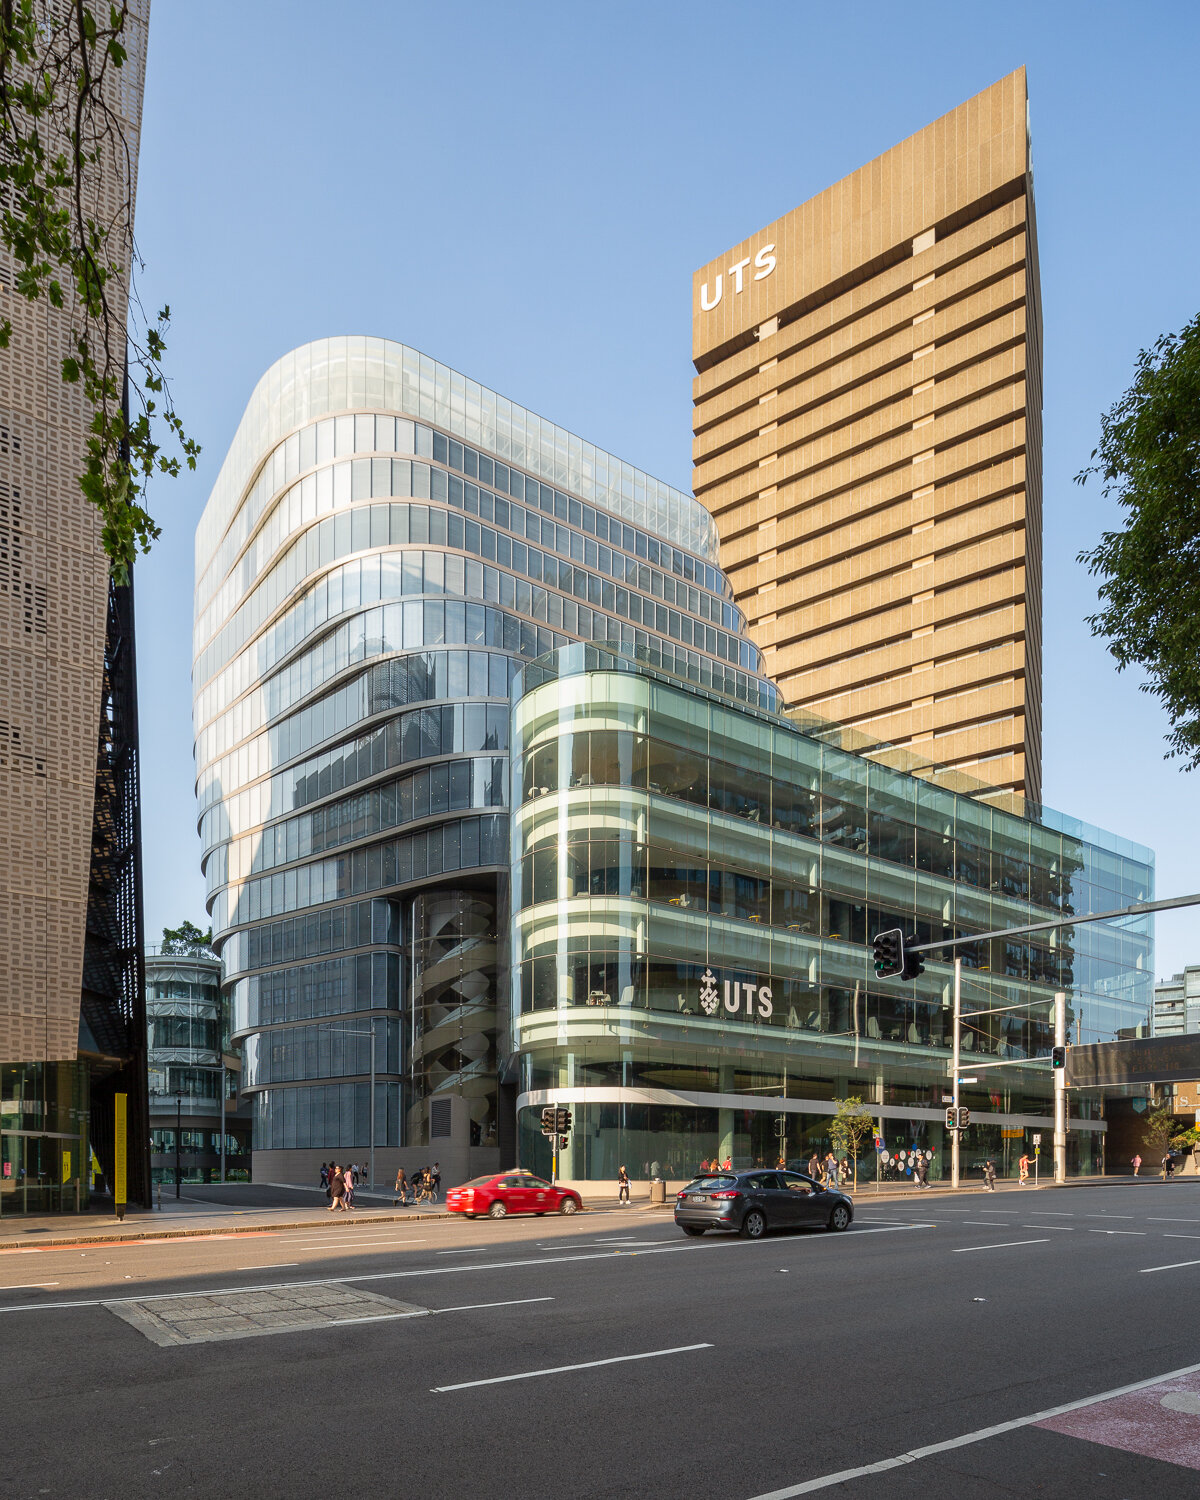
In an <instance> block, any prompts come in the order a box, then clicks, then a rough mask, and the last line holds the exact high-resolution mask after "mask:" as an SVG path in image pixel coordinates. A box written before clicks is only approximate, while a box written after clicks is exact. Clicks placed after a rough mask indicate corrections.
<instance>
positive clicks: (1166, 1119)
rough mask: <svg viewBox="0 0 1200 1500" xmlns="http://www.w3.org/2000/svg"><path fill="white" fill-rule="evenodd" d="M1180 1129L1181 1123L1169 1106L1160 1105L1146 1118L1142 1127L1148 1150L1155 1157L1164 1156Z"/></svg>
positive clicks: (1143, 1138)
mask: <svg viewBox="0 0 1200 1500" xmlns="http://www.w3.org/2000/svg"><path fill="white" fill-rule="evenodd" d="M1178 1129H1179V1121H1178V1120H1177V1119H1176V1117H1175V1116H1174V1115H1173V1114H1172V1113H1171V1108H1170V1106H1169V1105H1167V1104H1160V1105H1159V1106H1158V1108H1157V1109H1152V1110H1151V1111H1150V1113H1149V1114H1148V1115H1147V1116H1146V1119H1145V1121H1144V1123H1143V1125H1142V1140H1143V1141H1144V1142H1145V1144H1146V1150H1147V1151H1149V1152H1151V1153H1152V1154H1153V1155H1154V1156H1160V1157H1161V1156H1162V1155H1163V1153H1164V1152H1165V1151H1166V1149H1167V1147H1168V1146H1169V1145H1170V1144H1171V1137H1172V1136H1173V1135H1174V1134H1175V1132H1176V1131H1177V1130H1178Z"/></svg>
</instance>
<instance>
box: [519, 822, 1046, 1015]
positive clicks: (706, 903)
mask: <svg viewBox="0 0 1200 1500" xmlns="http://www.w3.org/2000/svg"><path fill="white" fill-rule="evenodd" d="M577 896H591V897H598V896H622V897H628V898H630V899H632V900H644V901H657V902H662V903H665V904H667V905H670V906H674V907H676V908H677V909H679V910H680V911H686V912H689V913H694V914H696V915H697V916H699V915H709V916H719V917H731V918H734V919H736V920H739V921H744V922H756V923H761V924H764V925H766V926H770V927H783V928H786V929H788V930H790V931H792V932H797V933H807V934H811V935H812V936H814V937H827V938H830V939H839V940H841V941H842V942H850V943H858V944H868V943H869V942H870V941H871V939H872V937H873V936H874V934H875V933H876V932H884V931H887V930H888V929H889V928H892V927H904V928H906V930H908V931H910V932H915V934H916V935H917V937H918V939H919V940H920V941H921V942H934V941H936V940H937V939H939V938H945V939H949V938H951V937H954V936H957V935H958V934H959V932H960V931H962V932H969V931H978V928H975V927H973V926H966V925H963V926H962V927H960V926H959V925H957V924H955V923H954V922H953V921H951V920H946V921H939V922H936V923H934V922H931V921H929V920H928V918H926V917H922V916H920V915H918V914H917V913H916V912H915V911H913V910H912V909H906V910H898V909H896V908H895V907H891V908H879V907H875V906H868V905H867V904H866V903H856V902H852V901H846V900H842V899H840V898H838V897H836V896H832V895H829V894H828V893H825V892H822V891H819V890H818V889H816V888H815V887H814V886H812V885H810V884H809V883H807V882H803V883H797V882H796V881H795V880H794V879H793V880H791V881H789V880H787V879H783V878H779V877H770V878H768V877H766V876H762V875H751V874H746V873H743V872H742V871H738V870H731V869H728V868H727V867H725V866H723V865H721V864H718V863H716V862H710V861H706V860H704V859H702V858H697V857H696V856H695V855H687V854H681V853H679V852H678V851H677V850H673V849H669V848H665V847H663V846H662V845H657V844H635V843H633V842H632V841H631V840H625V839H616V838H595V837H593V838H590V839H589V838H588V836H587V835H586V834H583V835H574V836H572V837H571V838H570V839H569V840H568V841H567V842H566V843H565V844H560V843H559V842H557V841H555V842H551V843H548V844H546V845H545V846H544V847H542V848H540V849H535V850H534V851H533V852H532V853H529V854H526V855H525V856H524V857H523V858H522V859H521V861H520V863H519V864H518V865H517V866H515V868H514V888H513V909H514V910H516V911H521V910H524V909H525V908H527V907H531V906H536V905H538V904H540V903H541V902H545V901H550V902H559V901H563V900H570V899H571V898H573V897H577ZM955 951H956V952H957V953H958V954H959V955H960V956H961V957H962V960H963V964H964V966H965V967H967V968H975V969H988V970H990V971H991V972H993V973H998V974H1003V975H1005V976H1007V977H1009V978H1013V979H1027V980H1029V981H1030V982H1031V983H1034V984H1050V985H1057V986H1058V987H1060V988H1069V987H1070V985H1071V984H1072V982H1073V971H1072V950H1071V948H1070V945H1069V943H1066V944H1065V945H1064V946H1062V947H1058V948H1054V949H1052V948H1051V947H1050V940H1049V939H1048V938H1046V939H1041V940H1039V939H1036V938H1031V939H1026V940H1025V941H1007V942H1002V941H1001V940H999V939H995V940H993V941H991V942H980V943H972V944H968V945H965V946H964V947H961V948H958V949H956V950H955Z"/></svg>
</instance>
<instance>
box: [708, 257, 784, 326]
mask: <svg viewBox="0 0 1200 1500" xmlns="http://www.w3.org/2000/svg"><path fill="white" fill-rule="evenodd" d="M751 265H753V266H754V267H755V271H754V280H755V281H761V280H762V279H763V277H764V276H769V275H770V274H771V272H772V271H773V270H774V269H775V246H774V245H764V246H763V247H762V249H761V250H760V251H759V252H758V254H757V255H755V256H754V257H753V259H751V257H750V256H749V255H747V256H746V258H745V260H739V261H737V262H736V263H735V264H734V265H732V266H730V267H729V269H728V271H718V272H717V275H716V279H715V280H714V282H713V286H712V293H711V295H710V294H709V285H708V282H707V281H706V282H705V283H704V284H703V286H701V288H700V311H701V312H712V310H713V308H714V307H716V306H717V304H718V303H719V302H720V300H721V297H722V295H723V294H724V291H725V278H726V276H728V277H729V284H730V286H732V288H733V292H732V295H733V296H735V297H736V296H737V295H738V294H739V293H740V292H741V291H742V290H743V289H744V287H745V285H746V280H745V277H746V268H747V267H748V266H751Z"/></svg>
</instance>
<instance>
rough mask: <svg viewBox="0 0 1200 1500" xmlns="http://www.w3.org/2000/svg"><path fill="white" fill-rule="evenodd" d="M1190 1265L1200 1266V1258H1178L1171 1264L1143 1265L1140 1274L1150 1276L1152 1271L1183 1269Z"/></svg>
mask: <svg viewBox="0 0 1200 1500" xmlns="http://www.w3.org/2000/svg"><path fill="white" fill-rule="evenodd" d="M1188 1266H1200V1260H1177V1261H1175V1262H1174V1264H1173V1265H1169V1266H1143V1267H1142V1269H1141V1270H1140V1271H1139V1272H1138V1275H1139V1276H1149V1274H1150V1273H1151V1271H1182V1270H1184V1269H1186V1267H1188Z"/></svg>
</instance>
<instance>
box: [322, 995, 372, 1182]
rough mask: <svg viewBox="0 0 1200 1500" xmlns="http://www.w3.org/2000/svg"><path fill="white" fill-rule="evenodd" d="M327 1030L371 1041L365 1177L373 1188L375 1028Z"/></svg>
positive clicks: (343, 1027) (346, 1027) (335, 1028)
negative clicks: (368, 1152) (368, 1151)
mask: <svg viewBox="0 0 1200 1500" xmlns="http://www.w3.org/2000/svg"><path fill="white" fill-rule="evenodd" d="M329 1029H330V1031H340V1032H341V1034H342V1035H343V1036H366V1037H370V1039H371V1096H370V1099H371V1103H370V1110H369V1113H370V1116H371V1121H370V1124H371V1132H370V1142H371V1163H370V1166H369V1168H368V1171H367V1176H368V1180H369V1181H370V1185H371V1187H372V1188H373V1187H374V1186H375V1027H374V1025H373V1024H372V1026H371V1028H370V1030H369V1031H355V1030H352V1029H351V1028H350V1027H348V1026H331V1027H330V1028H329Z"/></svg>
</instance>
